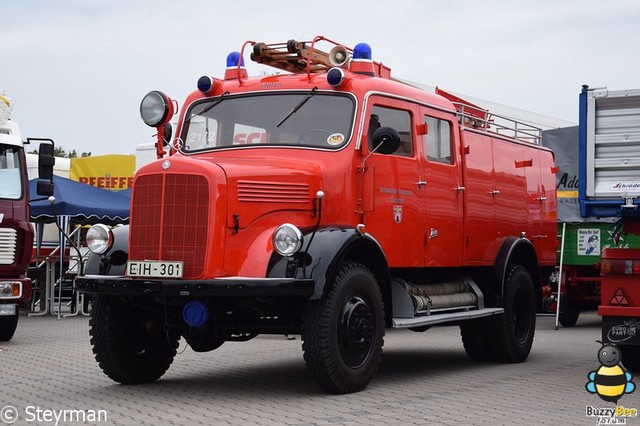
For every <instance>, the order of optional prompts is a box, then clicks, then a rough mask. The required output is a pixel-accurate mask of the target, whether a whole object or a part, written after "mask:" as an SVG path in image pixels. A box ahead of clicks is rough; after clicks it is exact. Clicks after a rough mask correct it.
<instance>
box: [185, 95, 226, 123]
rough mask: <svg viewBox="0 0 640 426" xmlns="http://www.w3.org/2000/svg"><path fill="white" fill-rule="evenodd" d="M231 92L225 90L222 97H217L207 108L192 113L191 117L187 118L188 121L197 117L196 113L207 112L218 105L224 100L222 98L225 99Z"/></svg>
mask: <svg viewBox="0 0 640 426" xmlns="http://www.w3.org/2000/svg"><path fill="white" fill-rule="evenodd" d="M228 94H229V92H228V91H227V92H224V93H223V94H222V95H220V97H219V98H218V99H216V100H215V101H213V102H212V103H211V105H208V106H207V107H206V108H205V109H203V110H202V111H200V112H198V113H193V114H191V116H190V117H189V118H187V121H190V120H191V119H192V118H193V117H195V116H196V115H202V114H205V113H206V112H208V111H210V110H211V109H212V108H213V107H214V106H216V105H218V104H219V103H220V102H222V100H223V99H224V97H225V96H227V95H228Z"/></svg>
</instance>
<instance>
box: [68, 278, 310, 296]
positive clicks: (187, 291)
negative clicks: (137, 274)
mask: <svg viewBox="0 0 640 426" xmlns="http://www.w3.org/2000/svg"><path fill="white" fill-rule="evenodd" d="M75 283H76V289H77V290H78V291H79V292H81V293H87V294H112V295H122V296H179V297H206V296H218V297H237V296H304V297H310V296H311V295H312V294H313V290H314V286H315V282H314V280H312V279H294V278H246V277H226V278H216V279H211V280H157V279H133V278H128V277H123V276H104V275H84V276H81V277H77V278H76V280H75Z"/></svg>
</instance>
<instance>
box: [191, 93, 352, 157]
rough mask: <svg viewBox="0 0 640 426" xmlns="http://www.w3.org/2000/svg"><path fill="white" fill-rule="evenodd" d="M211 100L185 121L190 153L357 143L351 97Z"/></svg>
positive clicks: (274, 96) (287, 95) (273, 96)
mask: <svg viewBox="0 0 640 426" xmlns="http://www.w3.org/2000/svg"><path fill="white" fill-rule="evenodd" d="M227 96H229V95H223V96H222V97H218V98H213V99H207V100H206V101H204V102H198V103H197V104H194V105H193V106H192V107H191V108H190V109H189V111H188V112H187V114H186V115H185V117H191V118H190V119H187V120H185V125H184V128H183V131H182V141H181V143H182V149H183V151H185V152H194V151H200V150H208V149H212V148H221V147H232V146H242V145H256V144H260V145H270V146H274V145H275V146H282V145H286V146H307V147H316V148H327V149H338V148H340V147H342V146H344V145H345V144H346V143H347V142H348V141H349V138H350V137H351V130H352V127H353V116H354V111H355V102H354V101H353V99H352V98H351V97H349V96H344V95H336V94H328V93H319V92H316V89H314V90H310V91H307V92H295V93H277V94H272V93H270V94H260V95H255V94H254V95H249V96H238V97H230V96H229V97H227Z"/></svg>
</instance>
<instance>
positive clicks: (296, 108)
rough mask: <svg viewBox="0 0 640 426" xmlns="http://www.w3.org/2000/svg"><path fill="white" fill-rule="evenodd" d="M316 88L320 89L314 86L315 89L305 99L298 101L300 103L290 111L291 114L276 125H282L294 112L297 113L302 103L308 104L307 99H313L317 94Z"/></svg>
mask: <svg viewBox="0 0 640 426" xmlns="http://www.w3.org/2000/svg"><path fill="white" fill-rule="evenodd" d="M316 90H318V88H317V87H314V88H313V89H311V91H310V92H309V93H307V96H305V97H304V99H302V100H301V101H300V102H298V105H296V106H294V107H293V109H292V110H291V111H289V114H287V115H285V116H284V117H283V118H282V120H280V122H279V123H278V124H276V127H280V126H282V124H283V123H284V122H285V121H287V120H288V119H289V117H291V116H292V115H293V114H295V113H296V112H298V110H299V109H300V108H301V107H302V105H304V104H306V103H307V101H308V100H309V99H311V98H312V97H313V95H315V94H316Z"/></svg>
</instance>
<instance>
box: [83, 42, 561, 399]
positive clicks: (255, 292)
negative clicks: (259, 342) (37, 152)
mask: <svg viewBox="0 0 640 426" xmlns="http://www.w3.org/2000/svg"><path fill="white" fill-rule="evenodd" d="M320 44H326V45H328V46H329V47H330V48H329V49H325V50H320V49H319V46H320ZM247 46H249V47H250V48H251V49H252V52H251V59H252V60H253V61H255V62H258V63H262V64H266V65H270V66H273V67H275V68H277V69H279V70H281V71H285V73H276V74H274V75H267V76H261V77H254V78H251V77H249V76H248V75H247V72H246V69H245V67H244V50H245V48H246V47H247ZM174 112H175V103H174V102H173V101H172V100H171V99H170V98H169V97H168V96H167V95H165V94H164V93H162V92H160V91H152V92H150V93H149V94H148V95H147V96H146V97H145V98H144V99H143V101H142V103H141V115H142V118H143V120H144V121H145V123H147V124H148V125H150V126H152V127H155V128H157V130H158V143H157V156H158V160H157V161H154V162H152V163H150V164H148V165H146V166H144V167H143V168H141V169H140V170H139V171H138V173H137V174H136V176H135V180H134V185H133V193H132V203H131V220H130V225H129V226H126V227H120V228H116V229H113V230H110V229H108V228H106V227H104V226H95V227H93V228H92V229H90V230H89V232H88V234H87V241H88V243H89V246H90V249H91V250H92V252H93V254H92V256H91V257H90V258H89V261H88V264H87V268H86V275H85V276H83V277H79V278H78V279H77V281H76V285H77V287H78V289H79V290H80V291H82V292H85V293H88V294H91V295H93V307H92V313H91V315H92V322H91V324H92V325H91V336H92V338H91V342H92V344H93V348H94V353H95V355H96V359H97V361H98V362H99V363H100V366H101V368H102V369H103V371H104V372H105V374H107V375H108V376H109V377H110V378H112V379H113V380H115V381H117V382H120V383H143V382H149V381H153V380H156V379H158V378H160V377H161V376H162V375H163V374H164V373H165V371H166V370H167V369H168V368H169V366H170V364H171V363H172V361H173V359H174V356H175V354H176V348H177V347H178V341H179V339H180V337H182V338H184V339H185V340H186V342H187V343H188V344H189V345H190V347H191V348H192V349H193V350H194V351H197V352H205V351H211V350H214V349H216V348H218V347H219V346H220V345H222V344H223V343H224V342H226V341H244V340H248V339H251V338H253V337H255V336H256V335H258V334H264V333H267V334H301V335H302V340H303V345H302V348H303V351H304V358H305V361H306V364H307V366H308V369H309V371H310V373H311V376H312V377H313V378H314V380H315V381H316V382H317V383H318V385H319V386H320V387H321V388H323V389H325V390H327V391H329V392H333V393H348V392H355V391H358V390H361V389H363V388H364V387H366V386H367V384H368V383H369V381H370V380H371V378H372V376H373V374H374V372H375V370H376V369H377V367H378V364H379V362H380V357H381V352H382V346H383V338H384V333H385V328H409V329H411V330H414V331H425V330H427V329H428V328H429V327H431V326H433V325H438V324H451V323H456V324H460V328H461V334H462V340H463V342H464V347H465V349H466V351H467V353H468V354H469V356H470V357H471V358H472V359H475V360H480V361H500V362H522V361H524V360H525V359H526V358H527V356H528V354H529V352H530V350H531V346H532V343H533V335H534V330H535V314H536V309H537V308H539V307H540V303H541V294H540V283H541V280H542V278H543V277H547V276H548V275H549V274H550V273H551V272H552V271H553V267H554V265H555V258H556V208H557V207H556V196H555V177H554V173H555V171H556V168H555V163H554V158H553V153H552V151H550V150H549V149H545V148H543V147H541V146H540V144H539V129H536V128H534V127H532V126H529V125H525V124H523V123H517V122H514V121H511V120H508V119H503V118H501V117H497V116H494V115H492V114H490V113H489V112H488V111H486V110H484V109H482V108H480V107H478V106H475V105H472V104H470V103H468V102H464V101H463V100H462V99H459V98H458V97H456V96H454V95H452V94H450V93H447V92H445V91H443V90H439V89H438V90H436V93H429V92H426V91H424V90H420V89H418V88H415V87H412V86H411V85H408V84H405V83H403V82H400V81H397V80H395V79H393V78H391V70H390V69H389V68H388V67H386V66H385V65H383V64H382V63H380V62H375V61H373V59H372V54H371V48H370V47H369V46H368V45H366V44H364V43H360V44H358V45H356V46H355V47H354V48H348V47H345V46H343V45H341V44H339V43H335V42H333V41H331V40H329V39H326V38H325V37H322V36H318V37H316V38H314V39H313V40H312V41H308V42H299V41H295V40H289V41H288V42H286V43H275V44H265V43H255V42H247V43H245V44H244V45H243V48H242V50H241V51H240V52H233V53H231V54H230V55H229V56H228V58H227V68H226V71H225V75H224V78H215V77H210V76H203V77H201V78H200V79H199V80H198V81H197V90H196V91H194V92H193V93H192V94H191V95H189V97H188V98H187V99H186V101H185V103H184V107H183V108H182V109H181V110H180V112H179V122H178V126H177V132H176V136H175V138H173V139H172V138H171V135H170V134H171V130H170V128H168V126H167V123H168V122H169V120H170V119H171V117H172V116H173V114H174Z"/></svg>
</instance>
